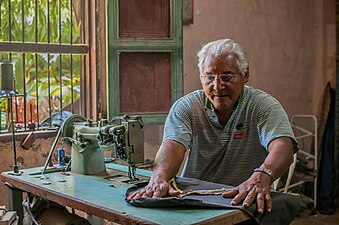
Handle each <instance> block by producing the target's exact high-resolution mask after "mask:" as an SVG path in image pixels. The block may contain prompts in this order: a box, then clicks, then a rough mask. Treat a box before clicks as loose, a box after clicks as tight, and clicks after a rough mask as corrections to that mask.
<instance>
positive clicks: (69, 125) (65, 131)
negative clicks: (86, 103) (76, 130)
mask: <svg viewBox="0 0 339 225" xmlns="http://www.w3.org/2000/svg"><path fill="white" fill-rule="evenodd" d="M86 121H87V119H86V118H85V117H84V116H81V115H78V114H74V115H72V116H70V117H68V118H67V119H66V120H65V121H64V123H63V124H62V126H61V129H62V130H61V134H62V137H73V125H74V123H78V122H86Z"/></svg>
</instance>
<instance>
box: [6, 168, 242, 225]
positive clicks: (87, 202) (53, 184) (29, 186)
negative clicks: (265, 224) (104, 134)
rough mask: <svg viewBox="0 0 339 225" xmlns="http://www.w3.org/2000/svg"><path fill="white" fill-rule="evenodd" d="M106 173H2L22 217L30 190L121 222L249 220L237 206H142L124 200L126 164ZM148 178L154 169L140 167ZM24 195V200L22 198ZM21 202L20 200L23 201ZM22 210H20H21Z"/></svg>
mask: <svg viewBox="0 0 339 225" xmlns="http://www.w3.org/2000/svg"><path fill="white" fill-rule="evenodd" d="M106 167H107V173H105V174H102V175H96V176H92V175H80V174H75V173H72V172H67V173H66V174H67V175H65V173H61V172H50V173H45V174H43V175H41V169H42V168H40V167H37V168H30V169H24V170H22V172H23V173H22V174H21V175H20V176H17V175H11V172H3V173H2V174H1V180H2V182H4V183H7V186H9V208H10V210H15V211H17V212H18V211H19V213H18V214H19V215H20V214H21V216H22V207H21V202H22V193H23V192H28V193H31V194H34V195H37V196H40V197H42V198H45V199H48V200H51V201H54V202H57V203H59V204H61V205H64V206H68V207H71V208H74V209H77V210H80V211H83V212H86V213H87V214H89V215H94V216H97V217H100V218H104V219H107V220H109V221H112V222H116V223H120V224H165V225H166V224H171V225H175V224H209V225H213V224H235V223H238V222H241V221H244V220H247V219H248V216H247V215H246V214H244V213H243V212H242V211H240V210H237V209H197V208H174V207H173V208H172V207H166V208H141V207H135V206H131V205H130V204H128V203H127V202H126V201H125V193H126V190H127V188H128V187H130V186H131V184H128V183H126V182H121V180H124V179H125V176H126V177H127V175H126V174H127V167H126V166H122V165H117V164H113V163H109V164H106ZM136 173H137V175H138V177H139V178H141V179H145V180H147V179H148V177H150V176H151V171H147V170H141V169H137V171H136ZM20 198H21V199H20ZM20 201H21V202H20ZM11 208H12V209H11ZM20 210H21V212H20Z"/></svg>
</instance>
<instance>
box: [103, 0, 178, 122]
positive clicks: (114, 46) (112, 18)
mask: <svg viewBox="0 0 339 225" xmlns="http://www.w3.org/2000/svg"><path fill="white" fill-rule="evenodd" d="M170 5H171V9H170V12H171V14H170V26H171V27H170V35H169V38H119V0H110V1H107V36H108V37H107V52H108V59H107V60H108V61H107V67H108V68H107V71H108V73H107V74H108V75H107V96H108V98H107V105H108V117H109V118H113V117H116V116H121V115H122V114H123V113H121V112H120V96H119V95H120V85H119V54H120V53H122V52H152V53H157V52H166V53H171V60H172V68H171V69H172V104H173V103H174V102H175V101H176V100H177V99H178V98H180V97H181V96H182V95H183V65H182V62H183V60H182V56H183V46H182V30H183V28H182V27H183V26H182V0H170ZM136 114H138V115H141V116H142V118H143V121H144V123H145V124H162V123H164V121H165V119H166V116H167V114H168V112H160V113H159V112H149V113H137V112H136Z"/></svg>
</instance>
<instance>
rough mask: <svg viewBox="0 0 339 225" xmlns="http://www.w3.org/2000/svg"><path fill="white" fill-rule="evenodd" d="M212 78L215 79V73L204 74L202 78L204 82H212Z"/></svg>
mask: <svg viewBox="0 0 339 225" xmlns="http://www.w3.org/2000/svg"><path fill="white" fill-rule="evenodd" d="M214 79H215V75H212V74H208V75H205V76H204V80H205V83H206V84H210V83H212V82H213V81H214Z"/></svg>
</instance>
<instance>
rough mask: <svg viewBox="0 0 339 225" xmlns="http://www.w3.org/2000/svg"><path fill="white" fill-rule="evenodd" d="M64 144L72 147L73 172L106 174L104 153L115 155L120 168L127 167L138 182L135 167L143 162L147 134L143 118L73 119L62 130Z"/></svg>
mask: <svg viewBox="0 0 339 225" xmlns="http://www.w3.org/2000/svg"><path fill="white" fill-rule="evenodd" d="M61 133H62V141H63V142H64V143H67V144H69V145H71V149H72V153H71V171H72V172H75V173H78V174H85V175H91V174H97V173H100V172H104V171H105V170H106V167H105V159H104V156H103V152H102V151H113V152H114V153H115V158H116V159H117V161H118V163H120V164H127V165H128V177H129V179H130V181H135V180H137V177H136V176H135V170H136V164H138V163H143V162H144V133H143V122H142V119H141V117H140V116H128V115H125V116H122V117H116V118H114V119H113V120H111V121H109V120H107V119H102V120H100V121H91V120H87V119H86V118H84V117H83V116H80V115H73V116H71V117H69V118H68V119H67V120H66V121H65V122H64V123H63V126H62V131H61Z"/></svg>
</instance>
